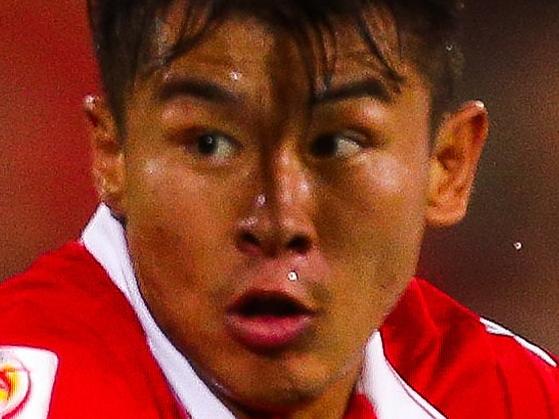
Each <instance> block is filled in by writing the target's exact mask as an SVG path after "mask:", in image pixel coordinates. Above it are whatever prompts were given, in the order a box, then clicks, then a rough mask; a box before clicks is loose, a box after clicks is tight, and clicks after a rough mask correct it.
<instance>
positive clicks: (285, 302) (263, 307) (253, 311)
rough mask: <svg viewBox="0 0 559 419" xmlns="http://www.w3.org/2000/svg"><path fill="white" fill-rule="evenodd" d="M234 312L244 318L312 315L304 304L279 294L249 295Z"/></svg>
mask: <svg viewBox="0 0 559 419" xmlns="http://www.w3.org/2000/svg"><path fill="white" fill-rule="evenodd" d="M233 312H234V313H236V314H238V315H239V316H242V317H247V318H255V317H292V316H301V315H305V314H311V312H310V310H308V309H306V308H305V306H304V305H303V304H300V303H299V302H297V301H296V300H294V299H292V298H290V297H286V296H283V295H278V294H268V295H267V294H262V295H252V296H251V295H249V296H246V297H244V298H242V299H241V300H240V301H239V302H238V303H237V304H235V305H234V306H233Z"/></svg>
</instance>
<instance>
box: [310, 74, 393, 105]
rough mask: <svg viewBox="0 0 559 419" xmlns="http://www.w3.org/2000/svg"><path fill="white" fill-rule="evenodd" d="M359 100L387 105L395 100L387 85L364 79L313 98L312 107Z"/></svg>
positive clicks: (331, 89) (330, 89) (375, 80)
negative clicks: (370, 100) (367, 99)
mask: <svg viewBox="0 0 559 419" xmlns="http://www.w3.org/2000/svg"><path fill="white" fill-rule="evenodd" d="M359 98H374V99H379V100H380V101H382V102H386V103H390V102H392V101H393V99H394V98H393V95H392V94H391V93H390V92H389V90H388V88H387V87H386V85H385V84H384V83H382V82H381V81H380V80H378V79H364V80H359V81H355V82H351V83H347V84H344V85H342V86H339V87H334V88H329V89H327V90H325V91H324V92H321V93H319V94H318V95H316V96H315V97H313V99H312V105H319V104H324V103H328V102H338V101H342V100H347V99H359Z"/></svg>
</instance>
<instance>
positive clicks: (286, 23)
mask: <svg viewBox="0 0 559 419" xmlns="http://www.w3.org/2000/svg"><path fill="white" fill-rule="evenodd" d="M176 1H181V0H88V8H89V17H90V23H91V28H92V32H93V41H94V46H95V51H96V54H97V59H98V61H99V65H100V70H101V79H102V82H103V87H104V89H105V93H106V95H107V99H108V102H109V106H110V108H111V111H112V112H113V115H114V116H115V118H116V119H117V122H118V123H119V126H120V125H121V124H122V122H123V121H122V118H123V113H124V112H123V110H124V104H125V98H126V94H127V93H128V92H129V89H130V87H131V85H132V83H133V82H134V81H135V80H136V79H137V78H138V77H139V76H141V75H145V74H149V73H150V71H152V70H153V69H154V67H157V65H158V64H159V65H161V64H164V63H165V62H168V61H169V60H172V59H173V58H174V57H176V56H177V55H180V54H181V53H183V52H185V51H187V50H188V49H189V48H190V47H191V46H192V45H194V44H195V43H196V42H197V41H198V40H199V39H200V38H201V37H202V36H203V35H204V34H205V33H206V32H207V30H208V28H210V27H211V26H212V25H215V24H218V23H219V22H220V21H222V20H223V19H225V18H226V17H227V16H228V15H229V13H231V12H235V11H239V12H242V13H247V14H251V15H255V16H256V17H258V18H260V19H263V20H264V21H266V22H267V23H271V24H273V25H280V26H282V27H285V28H287V29H288V30H290V31H291V32H293V34H294V35H295V36H297V37H298V38H297V39H298V41H301V42H302V43H303V44H307V46H308V44H309V43H310V42H312V36H314V37H315V39H316V38H317V37H318V39H319V40H321V41H323V42H322V45H323V46H324V45H325V44H324V42H325V41H324V40H325V39H326V38H325V37H328V36H330V38H332V37H333V38H335V36H334V31H333V26H332V25H333V20H334V19H335V18H337V17H345V18H349V19H350V21H352V22H354V23H355V25H356V27H357V28H358V29H359V31H360V34H361V36H362V37H363V40H364V41H365V42H366V44H367V45H368V47H369V49H370V50H371V53H372V54H373V55H375V56H376V57H377V58H378V59H379V60H380V61H381V62H382V64H383V66H384V68H385V70H386V72H387V75H388V76H389V78H390V79H392V80H394V81H396V82H398V80H399V74H398V71H397V69H396V66H395V65H394V60H393V55H394V51H392V52H391V51H388V50H387V48H385V47H383V42H382V41H380V42H379V40H380V39H381V38H380V37H379V36H378V35H379V33H378V31H379V29H378V28H375V27H374V25H373V26H371V25H370V22H369V20H370V19H368V18H367V15H366V13H367V11H370V10H375V8H378V7H379V6H381V7H385V8H386V10H388V11H389V12H390V13H391V14H392V16H393V17H394V20H395V23H396V31H397V35H398V40H397V43H398V45H397V49H398V51H399V54H400V55H401V54H402V51H403V48H404V47H410V48H409V50H411V51H413V56H412V57H411V59H412V60H413V62H414V64H415V65H416V66H417V68H418V69H419V71H420V72H421V73H422V74H423V75H424V76H425V79H426V80H427V81H428V82H429V83H430V87H431V90H432V100H433V104H432V113H433V116H434V118H438V117H439V116H440V114H442V113H443V111H444V110H445V109H446V108H447V107H448V106H449V105H450V103H451V101H452V99H453V97H454V87H455V84H456V81H457V80H458V79H459V78H460V75H461V70H462V55H461V51H460V48H459V43H458V42H457V35H458V33H459V32H460V31H459V22H460V19H459V17H460V12H461V10H462V9H463V4H462V2H461V1H459V0H185V1H184V4H185V9H186V10H185V14H184V19H183V27H182V28H181V33H180V36H179V41H178V42H177V43H176V44H175V45H173V47H172V48H170V50H169V51H167V52H166V54H165V56H157V57H155V56H154V53H153V48H151V42H152V38H153V34H154V33H156V29H157V24H158V23H157V22H158V18H160V17H161V16H163V14H164V13H165V12H166V11H167V10H168V9H169V7H170V6H171V5H172V4H174V3H175V2H176ZM377 10H378V9H377ZM202 16H203V19H202ZM201 19H202V21H203V23H202V24H201V23H200V20H201ZM194 23H196V24H194ZM375 32H376V33H375ZM404 39H405V41H404ZM334 41H335V39H334ZM410 44H413V45H410ZM327 49H328V48H326V47H324V48H322V53H323V57H322V58H323V60H322V62H325V63H326V64H327V65H326V67H325V68H326V69H327V70H326V71H323V72H322V73H323V75H324V78H325V80H326V84H327V82H328V78H329V74H330V72H329V70H328V69H329V68H331V66H328V62H329V61H330V58H329V56H328V51H327ZM391 56H392V57H391Z"/></svg>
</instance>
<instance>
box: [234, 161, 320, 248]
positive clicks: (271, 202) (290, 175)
mask: <svg viewBox="0 0 559 419" xmlns="http://www.w3.org/2000/svg"><path fill="white" fill-rule="evenodd" d="M263 173H265V174H264V176H262V178H263V180H262V182H258V183H260V184H261V189H260V190H263V191H264V192H262V193H260V194H257V196H256V198H254V199H253V202H252V203H251V205H250V210H249V211H248V213H247V214H246V216H245V217H244V218H243V219H242V220H241V222H240V224H239V228H238V234H237V243H238V248H239V249H240V250H241V252H243V253H245V254H248V255H251V256H256V255H260V256H269V257H274V256H278V255H280V254H282V253H288V254H292V255H303V256H304V255H306V254H307V253H309V252H310V251H311V250H312V249H313V247H315V246H316V245H317V236H316V231H315V228H314V224H313V216H312V209H313V205H312V191H311V184H310V181H309V179H308V176H307V175H306V174H305V171H304V168H303V167H302V165H301V164H300V163H299V161H298V159H297V158H296V157H295V156H292V155H291V154H290V153H288V152H284V153H283V154H282V155H278V156H277V158H276V159H274V162H273V163H272V164H270V165H269V168H268V170H266V171H263Z"/></svg>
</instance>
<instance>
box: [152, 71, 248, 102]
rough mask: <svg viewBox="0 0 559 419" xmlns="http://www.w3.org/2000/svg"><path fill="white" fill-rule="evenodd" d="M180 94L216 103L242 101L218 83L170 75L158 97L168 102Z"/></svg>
mask: <svg viewBox="0 0 559 419" xmlns="http://www.w3.org/2000/svg"><path fill="white" fill-rule="evenodd" d="M180 96H190V97H192V98H196V99H202V100H205V101H208V102H214V103H230V102H240V98H239V96H238V95H237V94H235V93H233V92H232V91H230V90H228V89H226V88H225V87H222V86H220V85H218V84H215V83H212V82H210V81H206V80H200V79H194V78H185V77H168V78H167V79H166V80H164V81H163V83H162V85H161V87H160V89H159V92H158V94H157V97H158V99H159V101H160V102H166V101H169V100H171V99H174V98H176V97H180Z"/></svg>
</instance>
